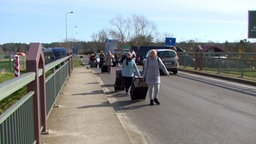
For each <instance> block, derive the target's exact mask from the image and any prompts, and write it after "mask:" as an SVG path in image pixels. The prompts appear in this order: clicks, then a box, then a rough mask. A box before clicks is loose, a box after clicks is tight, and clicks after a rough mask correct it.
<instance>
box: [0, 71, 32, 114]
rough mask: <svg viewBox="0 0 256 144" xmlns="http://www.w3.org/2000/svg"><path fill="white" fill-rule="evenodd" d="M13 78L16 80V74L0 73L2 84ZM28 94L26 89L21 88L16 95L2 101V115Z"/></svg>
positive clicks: (0, 106)
mask: <svg viewBox="0 0 256 144" xmlns="http://www.w3.org/2000/svg"><path fill="white" fill-rule="evenodd" d="M12 78H14V74H13V73H11V72H3V73H0V83H2V82H5V81H7V80H10V79H12ZM26 92H27V88H26V87H24V88H21V89H20V90H18V91H16V92H15V93H13V94H11V95H10V96H8V97H7V98H5V99H3V100H2V101H0V114H2V113H3V112H4V111H5V110H7V109H8V108H9V107H10V106H12V105H13V104H15V103H16V102H17V101H18V100H19V99H21V98H22V97H23V96H24V95H25V93H26Z"/></svg>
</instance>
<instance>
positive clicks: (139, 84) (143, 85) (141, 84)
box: [133, 77, 147, 87]
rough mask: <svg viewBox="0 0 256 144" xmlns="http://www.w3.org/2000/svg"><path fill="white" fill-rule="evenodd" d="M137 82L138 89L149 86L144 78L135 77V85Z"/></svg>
mask: <svg viewBox="0 0 256 144" xmlns="http://www.w3.org/2000/svg"><path fill="white" fill-rule="evenodd" d="M136 80H139V83H138V87H147V85H146V84H145V81H144V79H143V78H141V77H134V79H133V84H134V82H135V81H136Z"/></svg>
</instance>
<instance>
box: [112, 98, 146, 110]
mask: <svg viewBox="0 0 256 144" xmlns="http://www.w3.org/2000/svg"><path fill="white" fill-rule="evenodd" d="M142 101H143V100H136V101H131V100H123V101H117V102H115V103H113V104H112V105H113V108H114V109H115V110H116V111H118V110H134V109H138V108H142V107H145V106H149V105H148V104H136V103H139V102H142Z"/></svg>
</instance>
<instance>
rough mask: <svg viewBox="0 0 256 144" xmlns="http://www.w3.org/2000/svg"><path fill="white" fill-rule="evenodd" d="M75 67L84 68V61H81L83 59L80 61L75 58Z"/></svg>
mask: <svg viewBox="0 0 256 144" xmlns="http://www.w3.org/2000/svg"><path fill="white" fill-rule="evenodd" d="M73 65H74V67H82V66H84V65H83V63H82V61H81V59H79V58H74V59H73Z"/></svg>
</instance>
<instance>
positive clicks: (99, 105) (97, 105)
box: [77, 101, 112, 109]
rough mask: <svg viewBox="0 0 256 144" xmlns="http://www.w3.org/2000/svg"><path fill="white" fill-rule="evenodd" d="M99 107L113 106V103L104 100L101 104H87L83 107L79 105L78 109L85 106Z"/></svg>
mask: <svg viewBox="0 0 256 144" xmlns="http://www.w3.org/2000/svg"><path fill="white" fill-rule="evenodd" d="M97 107H98V108H99V107H112V105H111V104H110V103H109V102H108V101H105V102H102V103H101V104H96V105H85V106H81V107H77V108H78V109H84V108H97Z"/></svg>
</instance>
